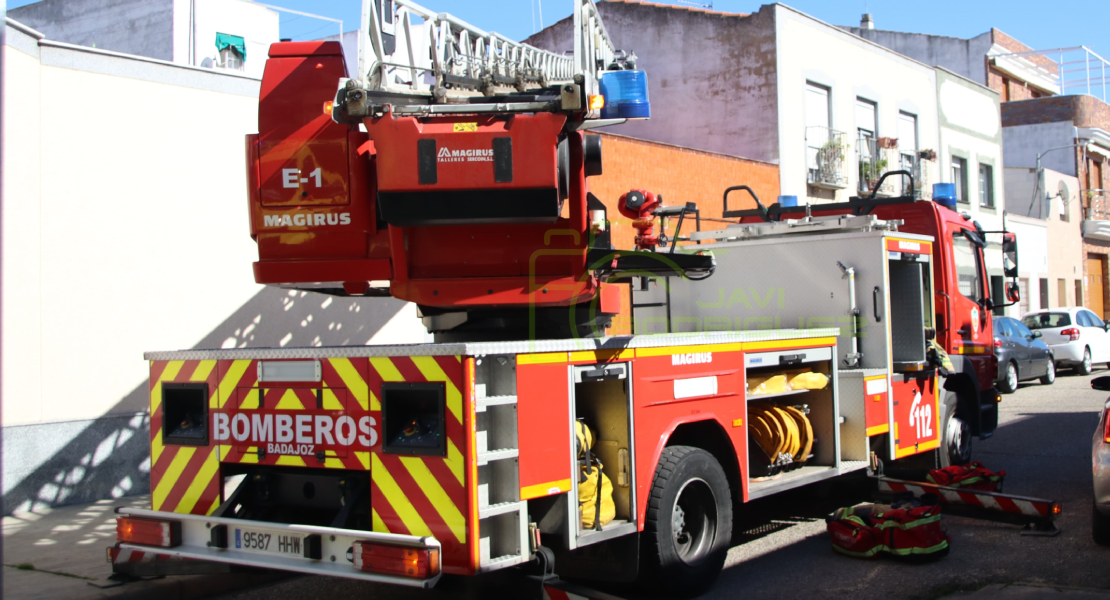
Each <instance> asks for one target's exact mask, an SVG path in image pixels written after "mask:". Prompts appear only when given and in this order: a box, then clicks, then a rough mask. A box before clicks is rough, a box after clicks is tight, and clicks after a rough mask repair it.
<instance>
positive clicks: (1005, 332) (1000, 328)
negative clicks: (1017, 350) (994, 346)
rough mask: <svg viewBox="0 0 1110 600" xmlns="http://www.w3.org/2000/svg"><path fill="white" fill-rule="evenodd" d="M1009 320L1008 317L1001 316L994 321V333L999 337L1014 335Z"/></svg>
mask: <svg viewBox="0 0 1110 600" xmlns="http://www.w3.org/2000/svg"><path fill="white" fill-rule="evenodd" d="M1009 321H1010V320H1009V319H1006V318H1001V319H998V320H996V321H995V322H994V324H995V325H996V327H995V333H996V334H998V336H999V337H1011V336H1013V335H1014V332H1013V330H1012V329H1011V328H1010V323H1009Z"/></svg>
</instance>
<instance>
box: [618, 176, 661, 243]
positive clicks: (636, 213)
mask: <svg viewBox="0 0 1110 600" xmlns="http://www.w3.org/2000/svg"><path fill="white" fill-rule="evenodd" d="M662 204H663V199H662V197H657V196H656V195H655V194H653V193H651V192H649V191H647V190H631V191H629V192H628V193H626V194H624V195H623V196H621V198H620V202H619V203H618V204H617V209H618V210H620V212H621V214H622V215H624V216H626V217H628V218H630V219H632V227H633V228H634V229H635V230H636V248H637V249H639V250H649V249H651V248H654V247H655V246H657V245H659V238H658V237H656V236H655V233H654V229H655V209H657V208H659V207H660V206H662Z"/></svg>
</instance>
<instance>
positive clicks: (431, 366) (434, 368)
mask: <svg viewBox="0 0 1110 600" xmlns="http://www.w3.org/2000/svg"><path fill="white" fill-rule="evenodd" d="M412 362H413V364H415V365H416V368H417V369H419V370H420V374H421V375H423V376H424V379H427V380H428V381H437V382H438V381H442V382H443V383H444V384H446V388H447V410H449V411H451V414H453V415H455V418H456V419H458V420H459V423H462V394H461V393H460V392H459V388H457V387H455V384H454V383H451V379H450V378H449V377H447V373H444V372H443V369H441V368H439V363H437V362H436V359H434V358H432V357H431V356H413V357H412Z"/></svg>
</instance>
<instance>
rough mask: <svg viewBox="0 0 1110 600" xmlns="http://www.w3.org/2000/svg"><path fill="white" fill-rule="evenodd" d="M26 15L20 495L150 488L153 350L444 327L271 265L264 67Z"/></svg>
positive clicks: (14, 492)
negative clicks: (250, 164)
mask: <svg viewBox="0 0 1110 600" xmlns="http://www.w3.org/2000/svg"><path fill="white" fill-rule="evenodd" d="M6 35H7V37H6V45H5V47H4V62H3V64H2V65H0V76H2V77H4V90H5V96H4V105H3V115H2V118H3V120H4V131H3V135H4V137H3V140H2V143H3V147H4V152H3V157H2V158H3V161H4V162H3V170H4V179H3V182H2V185H3V196H4V203H3V207H2V210H3V213H2V215H0V226H2V230H0V244H2V245H3V246H2V256H3V281H2V290H3V298H2V301H3V306H4V311H3V314H2V322H0V335H2V338H0V344H2V346H3V350H4V351H3V353H2V361H3V363H2V367H3V373H4V377H3V380H2V382H0V385H2V386H3V387H2V392H3V397H4V399H5V402H4V403H3V412H2V413H0V423H2V424H3V427H4V435H3V454H4V458H5V460H4V463H3V505H4V509H5V512H9V511H10V510H12V509H14V508H17V507H21V508H30V507H33V506H44V505H45V506H50V505H59V504H65V503H72V502H82V501H93V500H97V499H101V498H107V497H115V496H118V495H120V494H125V493H143V492H145V491H146V487H147V486H148V485H149V481H148V478H147V471H148V470H149V464H148V461H149V442H148V440H149V429H148V419H149V415H148V414H146V412H147V408H148V398H147V395H148V394H147V388H148V384H147V371H148V368H149V365H148V364H147V362H146V361H145V360H144V359H143V352H144V351H148V350H174V349H186V348H219V347H229V346H236V347H275V346H297V345H304V346H308V345H317V346H320V345H328V346H330V345H352V344H354V345H359V344H366V343H369V342H370V341H373V342H374V343H417V342H423V341H425V340H426V331H425V329H424V327H423V326H422V325H421V324H420V322H419V320H418V319H417V318H416V315H415V309H414V307H413V306H411V305H406V304H404V303H402V302H400V301H397V300H394V299H381V298H364V299H352V298H335V297H330V296H322V295H317V294H312V293H306V292H290V291H286V290H278V289H275V288H268V287H265V286H260V285H257V284H255V283H254V279H253V276H252V272H251V263H252V262H253V261H255V260H257V250H256V248H255V246H254V243H253V242H252V241H251V239H250V236H249V233H248V220H247V206H246V202H247V198H246V175H245V161H244V156H243V152H244V136H245V135H246V134H247V133H253V132H255V131H257V110H258V91H259V87H260V84H259V82H258V80H256V79H252V78H249V77H245V76H243V75H238V74H230V73H221V72H216V71H211V70H207V69H200V68H193V67H186V66H180V65H174V64H169V63H165V62H160V61H152V60H149V59H144V58H138V57H134V58H132V57H121V56H118V55H111V54H106V53H104V52H102V51H97V50H91V49H90V50H86V49H80V50H73V49H69V48H60V47H56V46H52V45H50V42H49V41H48V40H43V41H41V42H40V41H38V40H35V39H34V38H32V37H30V36H28V35H26V34H24V33H21V32H20V31H17V30H16V29H15V28H13V27H8V28H7V31H6ZM72 90H81V92H82V97H83V100H82V103H81V105H80V107H79V108H78V109H75V108H74V105H73V102H72V94H71V93H70V92H71V91H72ZM136 98H139V99H144V98H145V99H150V98H156V99H157V101H136V100H135V99H136ZM75 111H76V112H75Z"/></svg>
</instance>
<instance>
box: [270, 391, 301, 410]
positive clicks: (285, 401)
mask: <svg viewBox="0 0 1110 600" xmlns="http://www.w3.org/2000/svg"><path fill="white" fill-rule="evenodd" d="M274 408H276V409H279V410H304V403H302V402H301V399H300V398H298V397H297V392H294V391H293V390H285V393H284V394H282V395H281V400H278V403H277V406H275V407H274Z"/></svg>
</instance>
